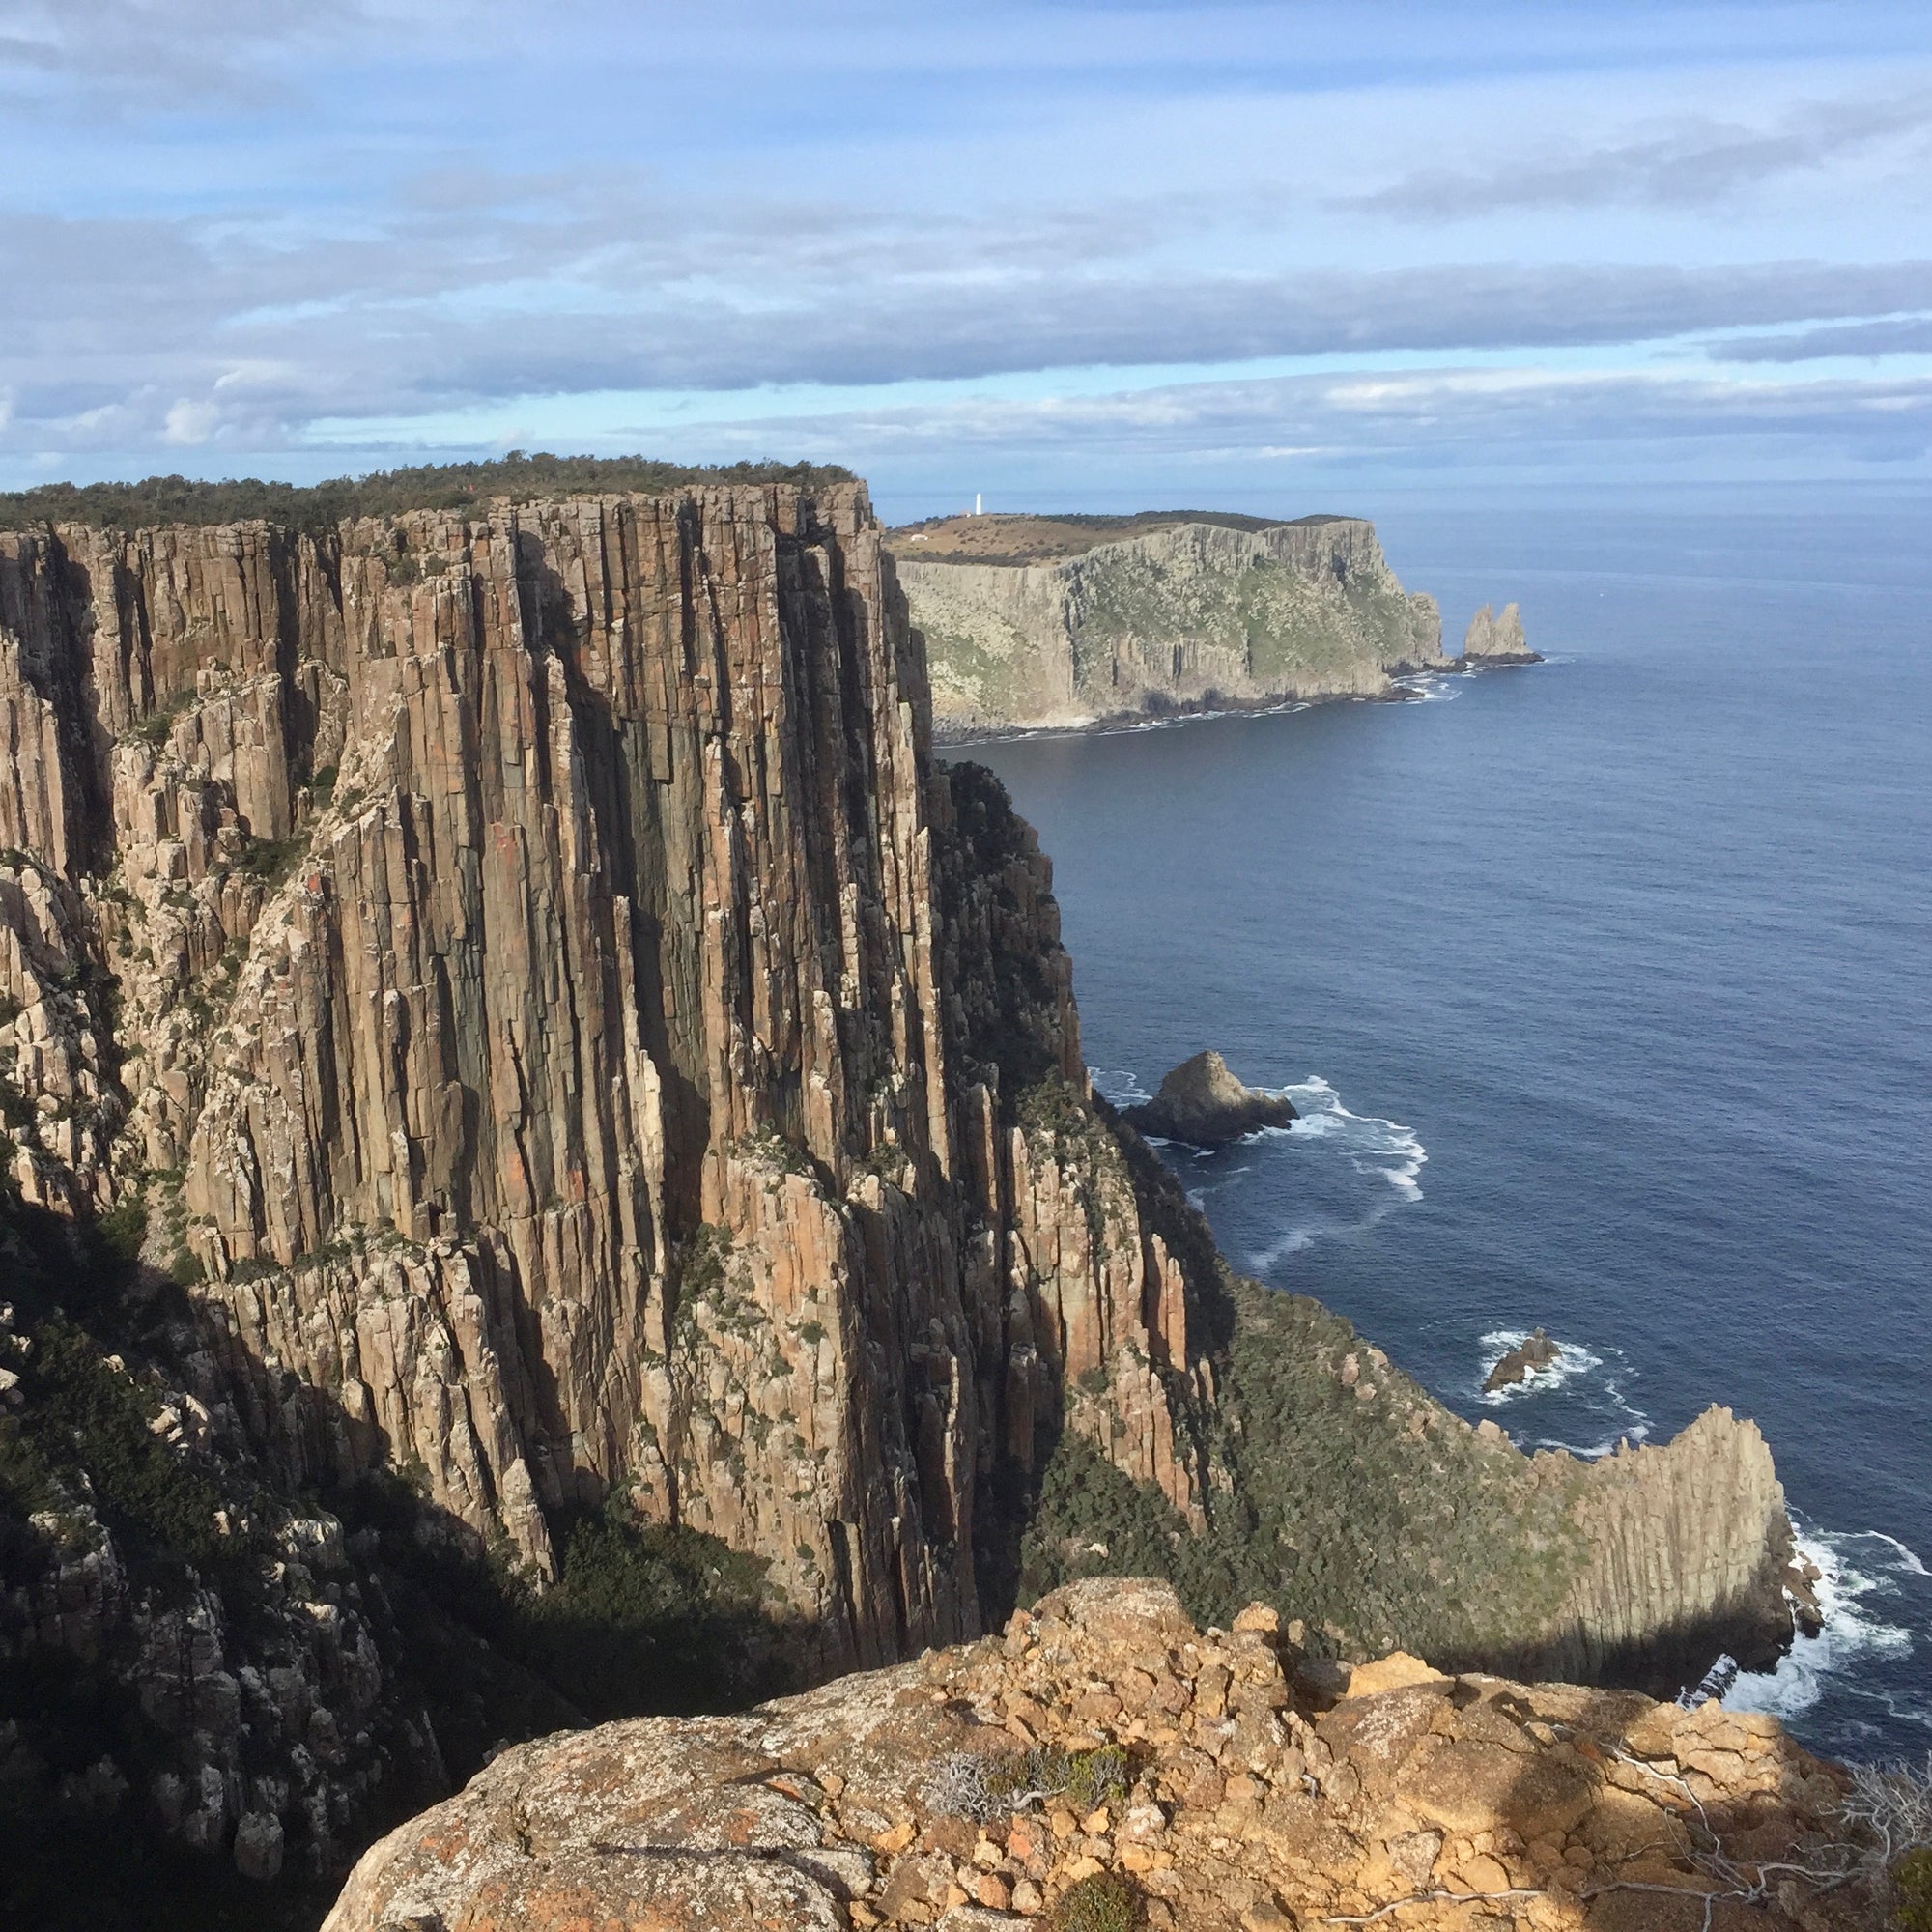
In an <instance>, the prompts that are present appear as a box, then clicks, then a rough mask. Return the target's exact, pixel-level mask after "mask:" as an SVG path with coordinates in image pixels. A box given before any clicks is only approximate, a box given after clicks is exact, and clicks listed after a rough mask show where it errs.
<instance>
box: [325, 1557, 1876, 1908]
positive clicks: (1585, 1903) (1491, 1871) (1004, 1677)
mask: <svg viewBox="0 0 1932 1932" xmlns="http://www.w3.org/2000/svg"><path fill="white" fill-rule="evenodd" d="M1298 1634H1300V1633H1299V1632H1298V1631H1296V1630H1295V1629H1294V1628H1293V1626H1291V1627H1290V1628H1289V1629H1288V1630H1287V1631H1282V1630H1280V1629H1279V1627H1278V1626H1277V1623H1276V1619H1275V1616H1274V1613H1273V1612H1272V1611H1271V1610H1268V1609H1266V1608H1265V1607H1264V1606H1263V1605H1252V1606H1251V1607H1250V1608H1249V1609H1247V1610H1244V1611H1243V1612H1242V1613H1241V1615H1240V1616H1239V1617H1237V1618H1236V1623H1235V1629H1234V1630H1233V1631H1232V1632H1228V1631H1219V1630H1210V1631H1206V1632H1204V1631H1201V1630H1198V1629H1196V1628H1195V1627H1194V1625H1193V1624H1191V1623H1190V1622H1189V1620H1188V1619H1187V1617H1186V1616H1185V1615H1184V1614H1183V1612H1182V1610H1181V1608H1180V1605H1179V1603H1178V1602H1177V1601H1176V1599H1175V1597H1174V1595H1173V1593H1172V1591H1170V1590H1169V1589H1168V1588H1167V1587H1166V1586H1165V1585H1164V1584H1159V1583H1150V1582H1140V1581H1128V1580H1108V1581H1105V1582H1090V1583H1081V1584H1076V1585H1073V1586H1071V1587H1069V1588H1066V1589H1063V1590H1060V1591H1057V1592H1055V1593H1054V1594H1052V1595H1051V1596H1048V1597H1046V1598H1044V1599H1043V1600H1042V1601H1041V1602H1039V1603H1038V1604H1037V1605H1035V1607H1034V1609H1033V1610H1032V1611H1031V1612H1021V1613H1019V1614H1018V1615H1016V1616H1015V1617H1014V1618H1013V1619H1012V1621H1011V1622H1010V1623H1009V1625H1008V1626H1007V1629H1006V1632H1005V1634H1004V1635H1003V1636H1001V1637H989V1638H986V1639H984V1640H982V1641H981V1642H980V1643H977V1644H973V1645H970V1646H965V1647H961V1648H958V1649H954V1650H949V1651H937V1652H933V1653H930V1654H928V1655H927V1656H926V1657H924V1658H923V1659H921V1660H919V1661H918V1662H913V1663H907V1664H902V1665H900V1666H898V1667H897V1668H896V1669H892V1670H885V1671H876V1672H872V1673H869V1674H867V1675H864V1676H858V1677H849V1678H845V1679H843V1680H841V1681H839V1682H838V1683H835V1684H831V1685H827V1686H826V1687H825V1688H823V1689H822V1690H814V1691H811V1692H810V1693H808V1694H807V1695H805V1696H803V1697H793V1698H786V1699H783V1700H781V1701H780V1702H777V1703H773V1704H767V1705H765V1706H763V1707H762V1708H761V1709H759V1710H756V1711H753V1712H750V1713H748V1714H746V1715H744V1716H742V1717H738V1718H712V1719H662V1718H658V1719H635V1720H631V1721H627V1722H621V1723H614V1724H608V1725H605V1726H603V1727H602V1728H600V1729H596V1730H591V1731H577V1732H563V1733H559V1734H557V1735H555V1736H553V1737H550V1738H546V1739H543V1740H541V1741H539V1742H537V1743H534V1744H526V1745H523V1746H521V1747H517V1748H515V1749H512V1750H508V1751H505V1752H504V1753H503V1754H502V1755H500V1756H499V1757H497V1759H496V1760H495V1762H494V1763H492V1764H491V1765H490V1766H489V1768H488V1769H487V1770H485V1771H484V1772H483V1773H482V1774H481V1775H480V1776H477V1777H476V1778H475V1779H474V1780H473V1781H472V1782H471V1783H470V1785H469V1788H468V1789H467V1790H466V1791H465V1792H463V1793H462V1795H461V1796H459V1797H457V1798H454V1799H451V1800H449V1801H448V1802H447V1803H445V1804H440V1805H439V1806H437V1807H436V1808H435V1809H434V1810H432V1811H429V1812H427V1813H425V1814H424V1815H423V1816H421V1817H419V1818H417V1819H415V1820H414V1821H413V1822H412V1823H411V1824H408V1825H405V1826H403V1827H402V1828H401V1829H400V1830H399V1831H397V1832H395V1833H392V1834H391V1835H390V1836H389V1837H388V1838H386V1839H384V1841H383V1842H382V1843H381V1844H379V1845H377V1846H376V1847H375V1848H374V1849H373V1850H372V1851H371V1852H369V1853H368V1855H367V1856H366V1857H365V1858H364V1859H363V1860H362V1861H361V1863H360V1864H359V1865H358V1866H357V1868H356V1870H355V1874H354V1876H353V1877H352V1878H351V1879H350V1881H349V1884H348V1887H347V1888H346V1889H345V1890H344V1892H343V1894H342V1896H341V1898H340V1899H339V1900H338V1901H337V1903H336V1906H335V1909H334V1911H333V1913H332V1914H331V1915H330V1917H329V1918H328V1920H327V1925H326V1927H325V1932H377V1928H379V1927H384V1926H390V1925H396V1924H399V1923H408V1924H411V1925H417V1924H431V1923H434V1924H438V1925H449V1926H452V1927H455V1926H481V1925H483V1924H485V1923H486V1922H487V1923H489V1924H493V1925H500V1924H511V1923H515V1924H524V1925H561V1924H562V1923H564V1922H565V1921H566V1920H568V1921H569V1922H570V1923H572V1924H590V1923H596V1924H607V1923H608V1924H631V1925H636V1924H639V1923H642V1924H648V1925H660V1924H679V1925H684V1924H691V1923H698V1922H703V1923H711V1922H714V1921H719V1920H727V1921H731V1922H736V1923H741V1924H747V1925H785V1926H795V1927H800V1928H807V1927H810V1928H815V1932H835V1928H844V1927H848V1926H858V1927H862V1928H872V1927H877V1928H887V1927H912V1926H932V1925H935V1924H936V1925H937V1927H938V1928H939V1932H1000V1928H1003V1927H1004V1928H1010V1932H1024V1928H1026V1927H1027V1926H1028V1925H1030V1924H1031V1925H1038V1926H1042V1927H1049V1928H1053V1932H1070V1928H1074V1927H1079V1928H1102V1927H1108V1928H1111V1927H1122V1928H1124V1927H1127V1926H1130V1925H1131V1926H1141V1927H1145V1928H1148V1932H1294V1928H1297V1927H1300V1928H1304V1932H1313V1928H1314V1927H1316V1926H1319V1925H1326V1924H1349V1925H1361V1924H1368V1923H1374V1922H1383V1921H1394V1920H1395V1916H1396V1915H1397V1914H1398V1913H1400V1915H1401V1918H1400V1921H1399V1922H1400V1925H1401V1926H1402V1927H1403V1928H1405V1932H1469V1928H1471V1927H1476V1926H1482V1927H1488V1928H1492V1932H1564V1928H1580V1927H1582V1926H1584V1925H1585V1924H1587V1925H1588V1926H1589V1927H1591V1928H1593V1932H1640V1929H1641V1932H1662V1928H1665V1927H1670V1928H1675V1927H1678V1926H1682V1927H1684V1928H1685V1929H1686V1932H1690V1928H1692V1927H1694V1926H1696V1925H1697V1924H1699V1923H1700V1922H1701V1923H1702V1924H1704V1925H1706V1926H1710V1925H1712V1924H1714V1923H1715V1924H1717V1925H1719V1926H1724V1927H1730V1926H1733V1925H1744V1924H1747V1923H1748V1924H1751V1925H1754V1926H1761V1927H1763V1928H1765V1932H1798V1928H1800V1927H1803V1928H1804V1932H1840V1929H1841V1928H1843V1932H1849V1928H1850V1927H1852V1926H1853V1925H1856V1924H1859V1923H1862V1922H1865V1921H1864V1920H1862V1919H1861V1917H1860V1915H1861V1913H1862V1912H1865V1911H1867V1910H1868V1909H1869V1902H1870V1901H1869V1894H1868V1893H1867V1892H1866V1889H1865V1887H1864V1885H1863V1884H1861V1879H1862V1878H1864V1877H1865V1876H1866V1874H1865V1872H1863V1871H1862V1870H1861V1858H1860V1850H1859V1848H1858V1847H1857V1846H1856V1845H1855V1844H1854V1843H1853V1842H1852V1841H1851V1833H1850V1831H1849V1829H1848V1826H1847V1823H1846V1820H1845V1813H1844V1794H1843V1788H1842V1785H1841V1782H1840V1778H1839V1776H1838V1775H1837V1774H1834V1773H1833V1771H1832V1770H1831V1769H1830V1768H1829V1767H1827V1766H1824V1765H1822V1764H1820V1763H1818V1762H1817V1761H1816V1760H1815V1759H1812V1758H1810V1757H1808V1756H1807V1755H1806V1754H1805V1753H1804V1751H1803V1750H1801V1749H1799V1748H1798V1747H1796V1746H1795V1745H1793V1744H1792V1743H1791V1741H1790V1740H1789V1739H1788V1738H1787V1737H1786V1736H1785V1735H1784V1734H1783V1732H1782V1731H1781V1730H1780V1729H1779V1727H1778V1725H1777V1724H1776V1720H1775V1719H1770V1718H1764V1717H1755V1716H1750V1715H1747V1714H1733V1713H1731V1712H1727V1711H1725V1710H1723V1709H1722V1708H1721V1707H1720V1706H1719V1705H1718V1704H1716V1703H1706V1704H1704V1705H1703V1706H1702V1707H1701V1708H1699V1709H1697V1710H1695V1711H1686V1710H1680V1709H1679V1708H1677V1707H1676V1706H1675V1705H1672V1704H1653V1703H1652V1702H1650V1700H1649V1699H1647V1698H1645V1697H1642V1696H1639V1695H1636V1694H1635V1693H1634V1692H1630V1691H1591V1690H1575V1689H1572V1688H1569V1687H1567V1686H1562V1685H1535V1686H1530V1685H1521V1684H1512V1683H1507V1682H1505V1681H1503V1680H1501V1679H1499V1678H1493V1677H1478V1676H1468V1677H1461V1678H1455V1679H1451V1678H1449V1677H1446V1676H1444V1675H1442V1674H1441V1673H1439V1672H1437V1671H1434V1670H1431V1669H1430V1668H1429V1667H1428V1666H1427V1665H1425V1664H1422V1663H1419V1662H1417V1661H1416V1660H1415V1659H1413V1658H1409V1657H1405V1656H1403V1655H1401V1654H1400V1653H1398V1654H1396V1655H1394V1656H1391V1657H1389V1658H1386V1659H1384V1660H1382V1661H1381V1662H1378V1663H1375V1664H1371V1665H1368V1666H1365V1667H1363V1668H1360V1669H1357V1670H1355V1671H1354V1672H1352V1673H1347V1672H1342V1671H1338V1670H1335V1669H1334V1667H1333V1666H1329V1667H1328V1668H1327V1669H1326V1670H1325V1671H1324V1670H1321V1669H1320V1668H1313V1667H1309V1666H1305V1665H1304V1664H1303V1662H1302V1661H1301V1658H1300V1653H1299V1652H1298V1650H1297V1649H1296V1647H1295V1645H1294V1643H1293V1638H1294V1637H1295V1636H1297V1635H1298ZM1748 1908H1754V1909H1748ZM1747 1909H1748V1910H1747ZM1713 1911H1716V1912H1717V1913H1719V1914H1720V1915H1721V1916H1719V1917H1717V1918H1715V1919H1714V1918H1712V1917H1710V1916H1707V1915H1709V1914H1711V1913H1712V1912H1713Z"/></svg>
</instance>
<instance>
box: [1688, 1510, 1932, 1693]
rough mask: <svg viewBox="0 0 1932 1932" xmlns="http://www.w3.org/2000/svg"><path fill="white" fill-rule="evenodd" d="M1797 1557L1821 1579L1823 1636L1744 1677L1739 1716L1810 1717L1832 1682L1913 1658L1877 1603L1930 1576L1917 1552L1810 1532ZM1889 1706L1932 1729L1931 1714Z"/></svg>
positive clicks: (1905, 1634) (1849, 1535) (1878, 1535)
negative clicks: (1908, 1581)
mask: <svg viewBox="0 0 1932 1932" xmlns="http://www.w3.org/2000/svg"><path fill="white" fill-rule="evenodd" d="M1798 1549H1799V1553H1800V1554H1801V1555H1803V1556H1805V1557H1808V1558H1809V1559H1810V1561H1811V1562H1812V1563H1813V1564H1815V1565H1816V1566H1817V1570H1818V1573H1819V1574H1818V1581H1817V1583H1816V1584H1815V1585H1814V1586H1813V1587H1814V1588H1815V1590H1816V1591H1817V1594H1818V1613H1819V1631H1818V1634H1817V1635H1816V1636H1800V1637H1799V1638H1798V1640H1797V1641H1796V1642H1795V1643H1794V1644H1793V1645H1792V1646H1791V1648H1790V1650H1788V1651H1787V1652H1786V1653H1785V1654H1784V1656H1782V1657H1781V1658H1779V1659H1778V1661H1777V1666H1776V1669H1773V1670H1765V1671H1754V1672H1751V1673H1750V1674H1748V1675H1747V1676H1744V1677H1740V1678H1739V1679H1738V1681H1737V1684H1736V1686H1735V1687H1734V1688H1733V1690H1732V1691H1731V1693H1730V1695H1729V1696H1728V1697H1726V1698H1725V1699H1724V1701H1725V1703H1726V1704H1728V1705H1729V1706H1730V1707H1731V1708H1732V1709H1733V1710H1736V1711H1765V1712H1769V1713H1770V1714H1771V1715H1772V1716H1773V1717H1777V1718H1785V1719H1790V1718H1793V1717H1796V1716H1798V1715H1799V1714H1800V1713H1801V1712H1804V1711H1808V1710H1810V1709H1811V1707H1812V1706H1813V1705H1814V1704H1816V1703H1817V1702H1818V1700H1819V1699H1820V1698H1821V1697H1823V1696H1824V1694H1825V1692H1826V1690H1828V1689H1829V1688H1830V1685H1831V1681H1832V1680H1833V1678H1841V1677H1853V1678H1856V1677H1857V1675H1858V1673H1859V1669H1860V1665H1861V1663H1863V1662H1868V1661H1875V1660H1878V1659H1882V1658H1900V1657H1909V1656H1911V1654H1912V1647H1913V1646H1912V1633H1911V1632H1910V1631H1909V1630H1907V1629H1905V1628H1904V1627H1903V1626H1902V1625H1899V1624H1893V1623H1888V1622H1886V1621H1885V1619H1884V1618H1883V1617H1881V1616H1879V1615H1877V1614H1875V1612H1874V1610H1873V1607H1872V1605H1871V1601H1870V1600H1871V1599H1873V1598H1880V1599H1883V1598H1886V1597H1889V1596H1895V1595H1896V1594H1897V1592H1898V1584H1897V1581H1896V1578H1897V1577H1901V1576H1906V1577H1923V1576H1924V1575H1925V1574H1926V1571H1925V1566H1924V1564H1923V1563H1921V1562H1920V1561H1919V1559H1918V1556H1917V1555H1916V1554H1915V1553H1914V1552H1913V1551H1912V1550H1910V1549H1908V1548H1906V1547H1905V1545H1904V1544H1902V1543H1900V1542H1899V1541H1898V1540H1897V1538H1895V1537H1890V1536H1886V1535H1884V1534H1883V1533H1882V1532H1880V1531H1878V1530H1861V1531H1858V1530H1855V1531H1850V1532H1835V1533H1834V1532H1833V1531H1832V1530H1826V1529H1807V1530H1805V1531H1803V1532H1802V1533H1801V1534H1800V1535H1799V1538H1798ZM1855 1558H1856V1560H1854V1559H1855ZM1882 1701H1883V1702H1884V1703H1885V1704H1886V1705H1887V1707H1888V1708H1889V1710H1890V1711H1891V1714H1892V1716H1893V1717H1895V1718H1903V1719H1909V1720H1911V1721H1914V1722H1917V1723H1920V1724H1923V1725H1925V1726H1926V1727H1927V1728H1932V1710H1928V1709H1924V1708H1914V1707H1911V1706H1904V1707H1901V1706H1899V1705H1898V1704H1897V1703H1896V1702H1895V1701H1894V1700H1893V1699H1891V1698H1889V1697H1888V1698H1884V1699H1882Z"/></svg>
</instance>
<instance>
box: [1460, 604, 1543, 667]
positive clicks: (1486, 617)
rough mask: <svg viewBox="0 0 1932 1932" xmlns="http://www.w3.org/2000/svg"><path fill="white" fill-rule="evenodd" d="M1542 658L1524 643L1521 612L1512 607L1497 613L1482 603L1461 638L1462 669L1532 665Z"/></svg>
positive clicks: (1490, 606) (1540, 661) (1541, 660)
mask: <svg viewBox="0 0 1932 1932" xmlns="http://www.w3.org/2000/svg"><path fill="white" fill-rule="evenodd" d="M1542 662H1543V659H1542V658H1541V656H1539V655H1538V653H1536V652H1535V651H1533V650H1531V649H1530V648H1529V646H1528V645H1527V644H1526V643H1525V642H1524V641H1523V636H1522V613H1521V612H1520V611H1519V610H1518V609H1517V607H1516V606H1515V605H1514V604H1505V605H1504V606H1503V608H1502V610H1501V611H1500V612H1498V611H1496V609H1495V607H1494V606H1493V605H1491V604H1485V605H1484V606H1483V608H1482V609H1481V610H1480V611H1477V612H1476V614H1475V615H1474V616H1473V617H1471V618H1470V619H1469V628H1468V631H1467V632H1466V633H1465V634H1464V636H1463V655H1462V657H1461V658H1460V659H1459V660H1458V663H1459V664H1460V665H1461V666H1462V668H1463V669H1464V670H1474V669H1477V668H1481V667H1483V666H1486V665H1533V664H1541V663H1542Z"/></svg>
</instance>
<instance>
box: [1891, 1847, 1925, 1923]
mask: <svg viewBox="0 0 1932 1932" xmlns="http://www.w3.org/2000/svg"><path fill="white" fill-rule="evenodd" d="M1891 1886H1892V1890H1893V1892H1894V1894H1895V1895H1896V1897H1897V1900H1898V1905H1897V1909H1896V1911H1895V1912H1894V1913H1893V1915H1892V1922H1893V1923H1894V1924H1895V1925H1896V1926H1897V1927H1898V1932H1932V1845H1920V1846H1919V1847H1918V1850H1917V1851H1911V1852H1907V1853H1906V1855H1905V1856H1904V1857H1903V1858H1902V1859H1900V1860H1899V1861H1898V1862H1897V1863H1896V1864H1895V1865H1893V1866H1892V1868H1891Z"/></svg>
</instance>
